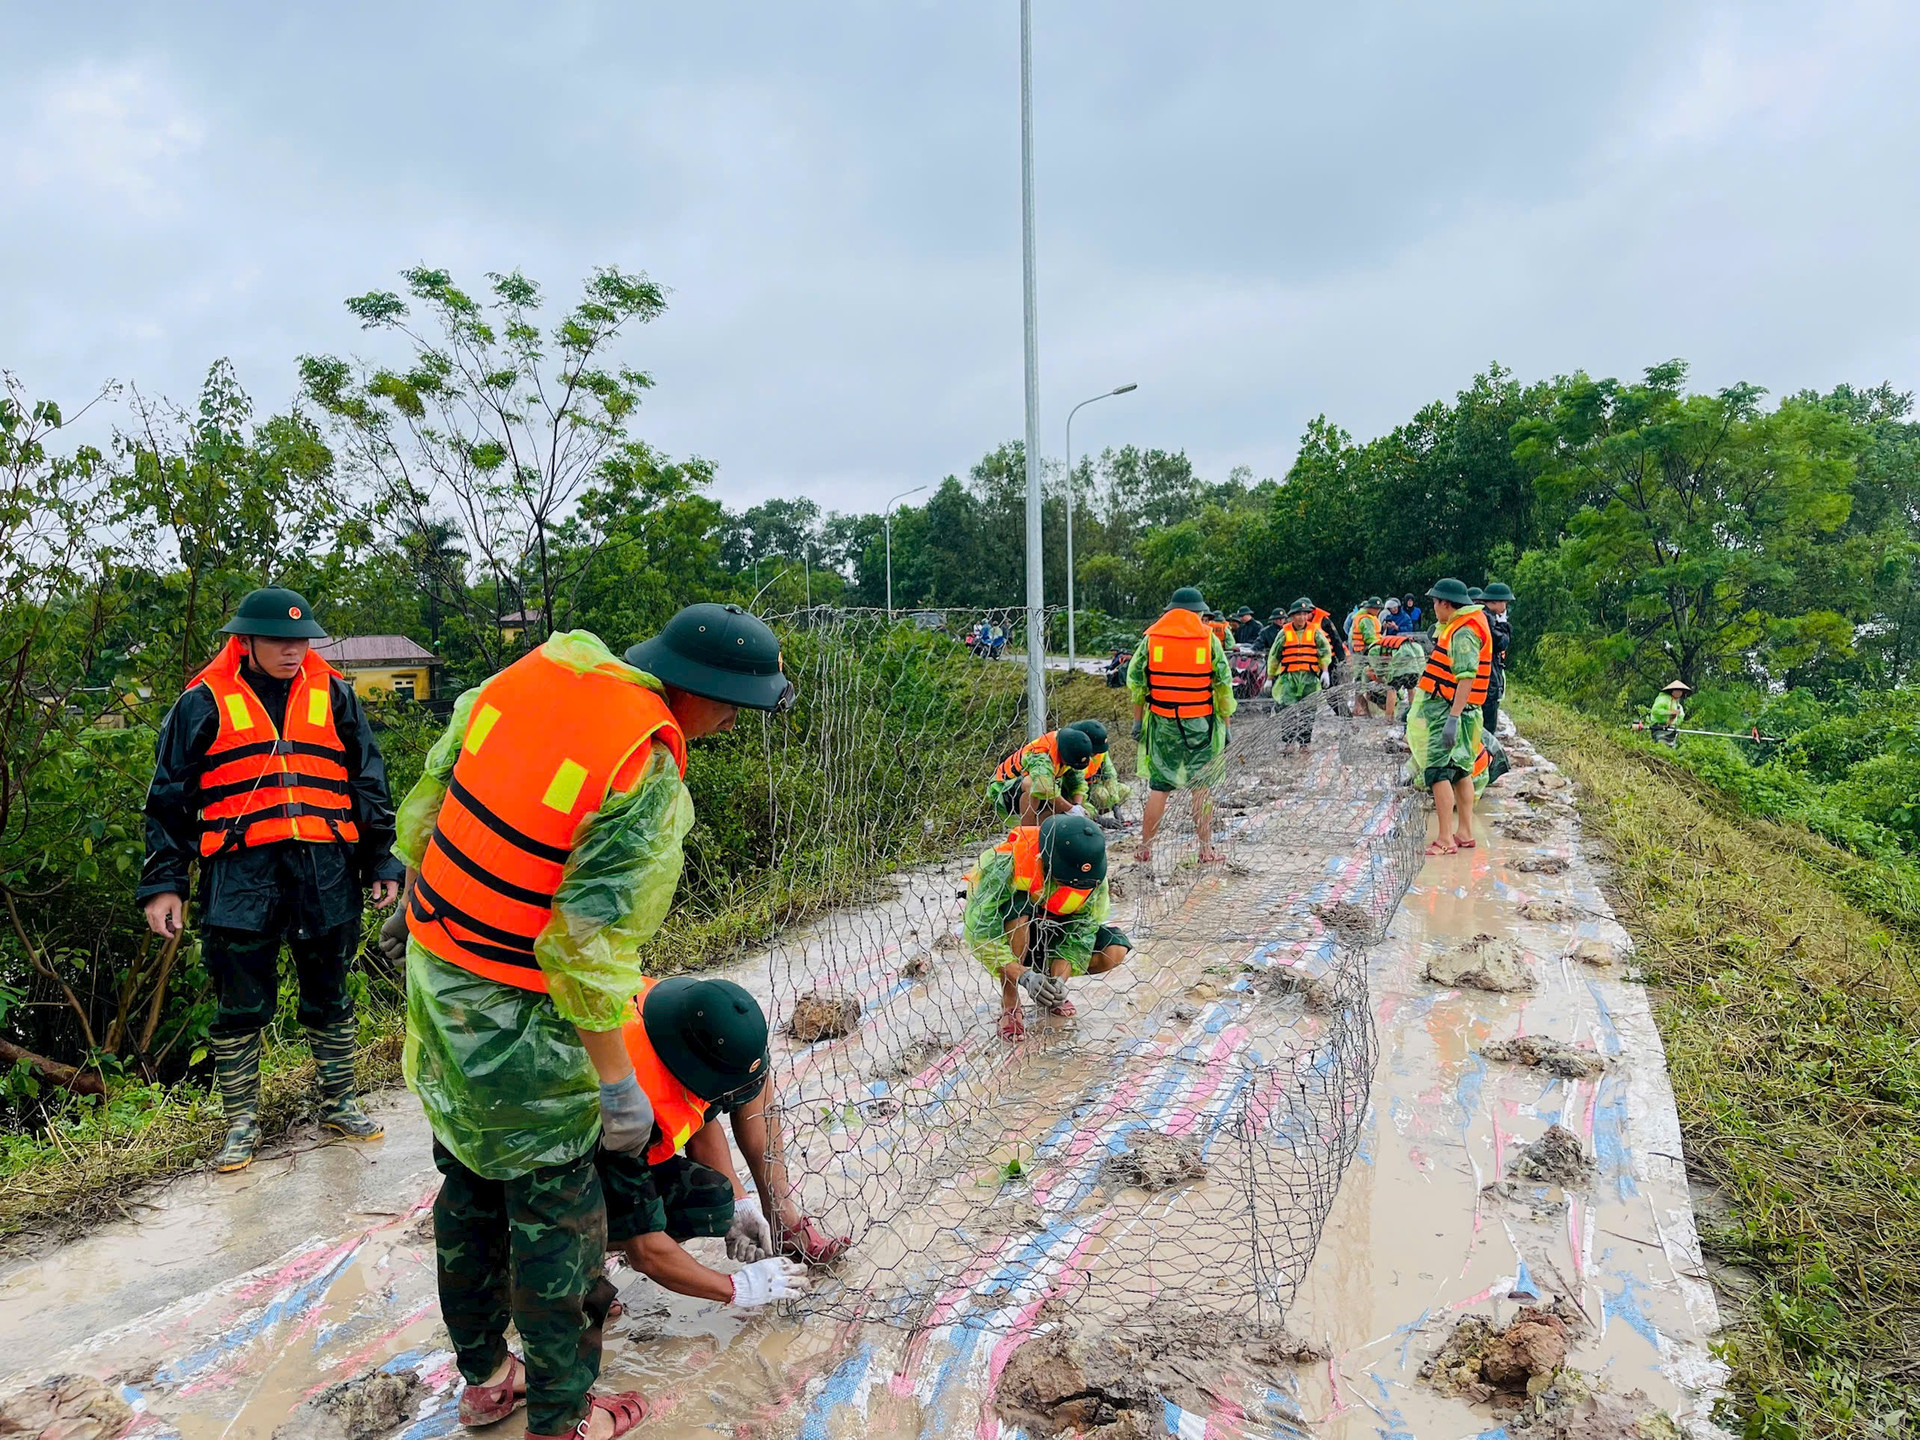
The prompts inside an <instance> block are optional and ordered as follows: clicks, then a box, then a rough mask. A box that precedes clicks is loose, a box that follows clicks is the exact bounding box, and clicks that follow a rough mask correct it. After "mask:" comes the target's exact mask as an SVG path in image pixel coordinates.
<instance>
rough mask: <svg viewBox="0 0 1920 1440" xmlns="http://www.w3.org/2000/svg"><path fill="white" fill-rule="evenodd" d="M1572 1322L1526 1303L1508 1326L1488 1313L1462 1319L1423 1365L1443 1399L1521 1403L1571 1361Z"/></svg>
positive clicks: (1424, 1376) (1426, 1376) (1423, 1376)
mask: <svg viewBox="0 0 1920 1440" xmlns="http://www.w3.org/2000/svg"><path fill="white" fill-rule="evenodd" d="M1568 1338H1569V1337H1568V1333H1567V1323H1566V1321H1565V1320H1563V1319H1561V1318H1560V1316H1558V1315H1556V1314H1555V1313H1554V1312H1553V1311H1552V1310H1549V1309H1542V1308H1540V1307H1539V1306H1534V1305H1523V1306H1521V1307H1520V1313H1519V1314H1518V1315H1516V1316H1514V1317H1513V1319H1512V1320H1510V1321H1509V1322H1508V1323H1507V1324H1506V1326H1505V1327H1504V1328H1503V1327H1501V1326H1497V1325H1495V1324H1494V1323H1493V1321H1492V1320H1490V1319H1488V1318H1487V1317H1486V1316H1484V1315H1467V1316H1463V1317H1462V1318H1461V1319H1460V1320H1459V1321H1458V1322H1457V1323H1456V1324H1455V1325H1454V1327H1453V1330H1452V1332H1451V1333H1450V1334H1448V1336H1447V1338H1446V1340H1445V1341H1444V1342H1442V1344H1441V1346H1440V1348H1439V1349H1438V1350H1436V1351H1435V1352H1434V1353H1433V1354H1432V1355H1431V1356H1430V1357H1429V1358H1428V1359H1427V1361H1426V1363H1425V1364H1423V1365H1422V1366H1421V1367H1420V1378H1421V1379H1422V1380H1425V1381H1426V1382H1427V1383H1428V1384H1430V1385H1432V1386H1433V1388H1434V1389H1436V1390H1438V1391H1439V1392H1440V1393H1441V1394H1443V1395H1458V1396H1460V1397H1462V1398H1463V1399H1467V1400H1472V1401H1474V1402H1476V1403H1478V1404H1482V1405H1485V1404H1488V1403H1490V1402H1495V1401H1498V1400H1500V1399H1501V1398H1503V1397H1504V1398H1505V1399H1506V1401H1507V1402H1508V1403H1509V1405H1513V1404H1517V1403H1518V1402H1519V1401H1521V1400H1523V1399H1525V1398H1526V1397H1527V1396H1528V1395H1529V1393H1533V1394H1538V1393H1539V1392H1540V1391H1543V1390H1545V1389H1546V1388H1547V1386H1549V1385H1551V1384H1552V1383H1553V1375H1554V1372H1555V1371H1557V1370H1558V1369H1559V1368H1560V1367H1561V1366H1562V1365H1564V1364H1566V1362H1567V1342H1568Z"/></svg>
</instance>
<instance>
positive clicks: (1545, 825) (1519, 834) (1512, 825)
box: [1493, 815, 1553, 845]
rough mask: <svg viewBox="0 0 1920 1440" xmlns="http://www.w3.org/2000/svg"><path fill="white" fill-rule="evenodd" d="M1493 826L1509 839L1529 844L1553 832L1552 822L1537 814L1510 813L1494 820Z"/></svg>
mask: <svg viewBox="0 0 1920 1440" xmlns="http://www.w3.org/2000/svg"><path fill="white" fill-rule="evenodd" d="M1493 828H1494V829H1496V830H1498V831H1499V832H1500V833H1501V834H1502V835H1504V836H1506V837H1507V839H1509V840H1518V841H1520V842H1521V843H1522V844H1528V845H1531V844H1534V843H1536V842H1538V841H1541V840H1544V839H1546V838H1547V837H1548V836H1549V835H1551V834H1552V833H1553V822H1552V821H1551V820H1548V819H1545V818H1543V817H1542V816H1539V815H1512V816H1509V817H1507V818H1506V819H1504V820H1496V821H1495V822H1494V827H1493Z"/></svg>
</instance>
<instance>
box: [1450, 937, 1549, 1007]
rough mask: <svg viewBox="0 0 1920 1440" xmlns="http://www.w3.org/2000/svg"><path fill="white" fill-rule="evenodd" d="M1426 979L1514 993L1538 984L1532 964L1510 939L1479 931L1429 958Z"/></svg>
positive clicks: (1503, 992) (1501, 992) (1531, 988)
mask: <svg viewBox="0 0 1920 1440" xmlns="http://www.w3.org/2000/svg"><path fill="white" fill-rule="evenodd" d="M1426 975H1427V979H1429V980H1431V981H1433V983H1434V984H1436V985H1447V986H1460V985H1465V986H1469V987H1471V988H1472V989H1475V990H1492V991H1495V992H1496V993H1499V994H1511V993H1512V992H1514V991H1516V990H1533V989H1536V988H1537V987H1538V985H1539V982H1538V981H1537V980H1535V979H1534V975H1533V970H1532V967H1530V966H1529V965H1528V964H1527V962H1526V959H1525V958H1524V957H1523V956H1522V955H1521V953H1520V948H1519V947H1518V946H1517V945H1515V944H1514V943H1513V942H1512V941H1511V940H1496V939H1494V937H1493V936H1491V935H1476V936H1474V937H1473V938H1472V939H1471V940H1468V941H1466V942H1465V943H1464V944H1460V945H1456V946H1454V947H1453V948H1452V949H1451V950H1448V951H1447V952H1445V953H1444V954H1441V955H1436V956H1435V957H1434V958H1433V959H1431V960H1429V961H1428V962H1427V970H1426Z"/></svg>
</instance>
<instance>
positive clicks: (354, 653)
mask: <svg viewBox="0 0 1920 1440" xmlns="http://www.w3.org/2000/svg"><path fill="white" fill-rule="evenodd" d="M313 649H314V653H315V654H317V655H318V656H319V657H320V658H321V659H322V660H325V661H326V662H327V663H328V664H329V665H344V666H368V665H438V664H440V663H441V662H440V657H439V656H438V655H435V654H434V653H433V652H432V651H431V650H429V649H427V647H426V646H424V645H422V644H419V643H418V642H417V641H413V640H409V639H408V638H407V637H406V636H404V635H336V636H334V637H333V638H332V639H331V640H320V641H316V642H315V644H314V647H313Z"/></svg>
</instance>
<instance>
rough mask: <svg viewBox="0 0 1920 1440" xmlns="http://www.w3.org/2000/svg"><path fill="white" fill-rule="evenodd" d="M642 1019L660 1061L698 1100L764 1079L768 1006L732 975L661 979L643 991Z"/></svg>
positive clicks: (752, 1084)
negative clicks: (765, 1006)
mask: <svg viewBox="0 0 1920 1440" xmlns="http://www.w3.org/2000/svg"><path fill="white" fill-rule="evenodd" d="M640 1023H641V1024H642V1025H644V1026H645V1027H646V1031H647V1041H648V1043H649V1044H651V1045H652V1046H653V1052H654V1054H656V1055H658V1056H659V1057H660V1063H661V1064H663V1065H665V1066H666V1067H667V1069H668V1070H669V1071H670V1072H671V1073H672V1075H673V1078H674V1079H676V1080H678V1081H679V1082H680V1083H681V1084H682V1085H684V1086H686V1087H687V1089H689V1090H691V1091H692V1092H693V1093H694V1094H695V1095H697V1096H699V1097H700V1099H702V1100H707V1101H713V1100H721V1099H724V1098H726V1097H727V1096H729V1095H732V1094H734V1093H736V1092H737V1091H741V1090H746V1089H748V1088H749V1087H751V1086H754V1085H757V1084H759V1083H761V1082H764V1081H765V1080H766V1076H767V1017H766V1012H764V1011H763V1010H761V1008H760V1004H759V1002H758V1001H756V1000H755V999H754V998H753V996H751V995H749V994H748V993H747V992H746V991H745V990H743V989H741V988H740V986H738V985H736V984H734V983H733V981H731V980H714V979H709V978H706V977H702V976H697V975H675V976H674V977H673V978H672V979H670V980H662V981H661V982H660V983H659V984H657V985H655V986H654V987H653V988H652V989H651V990H649V991H647V995H646V999H645V1000H644V1001H643V1002H642V1003H641V1006H640Z"/></svg>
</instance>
